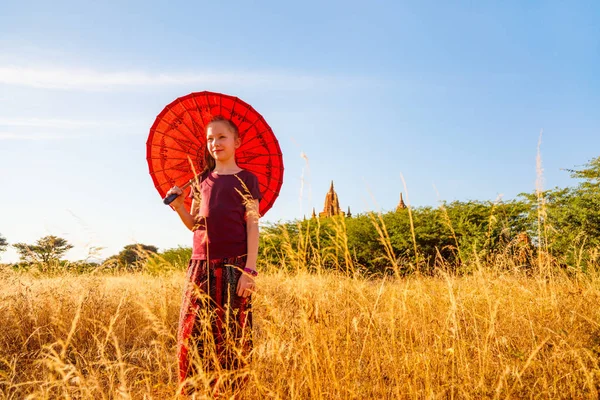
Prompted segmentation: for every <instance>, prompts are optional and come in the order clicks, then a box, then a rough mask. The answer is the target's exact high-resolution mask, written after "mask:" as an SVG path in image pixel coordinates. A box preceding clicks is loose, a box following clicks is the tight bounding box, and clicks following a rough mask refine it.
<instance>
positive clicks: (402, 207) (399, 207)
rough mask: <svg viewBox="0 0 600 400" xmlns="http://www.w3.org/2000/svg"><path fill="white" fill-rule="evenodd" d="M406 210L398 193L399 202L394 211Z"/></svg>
mask: <svg viewBox="0 0 600 400" xmlns="http://www.w3.org/2000/svg"><path fill="white" fill-rule="evenodd" d="M405 208H406V204H404V200H403V199H402V192H400V202H399V203H398V206H397V207H396V211H400V210H404V209H405Z"/></svg>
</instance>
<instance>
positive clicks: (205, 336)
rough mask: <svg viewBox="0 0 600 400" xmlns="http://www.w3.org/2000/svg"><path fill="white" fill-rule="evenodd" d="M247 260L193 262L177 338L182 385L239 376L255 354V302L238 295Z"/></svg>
mask: <svg viewBox="0 0 600 400" xmlns="http://www.w3.org/2000/svg"><path fill="white" fill-rule="evenodd" d="M245 265H246V256H241V257H232V258H224V259H219V260H211V261H209V262H207V261H206V260H190V262H189V265H188V270H187V278H186V282H185V287H184V290H183V301H182V306H181V313H180V316H179V328H178V332H177V353H178V354H177V356H178V362H179V382H180V383H182V382H184V381H185V380H186V379H187V378H189V377H190V376H192V375H194V374H196V373H197V372H198V371H197V369H198V368H203V369H204V371H205V372H209V371H214V370H219V369H225V370H236V369H239V368H241V367H243V366H245V365H247V363H248V362H249V353H250V350H251V349H252V337H251V330H252V306H251V299H250V297H246V298H243V297H240V296H238V295H237V284H238V280H239V278H240V276H241V275H242V270H243V269H244V266H245Z"/></svg>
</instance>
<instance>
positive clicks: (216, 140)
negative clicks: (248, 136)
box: [206, 121, 241, 162]
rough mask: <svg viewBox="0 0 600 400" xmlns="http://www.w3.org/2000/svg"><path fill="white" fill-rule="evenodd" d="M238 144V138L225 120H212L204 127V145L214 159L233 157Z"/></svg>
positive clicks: (224, 159)
mask: <svg viewBox="0 0 600 400" xmlns="http://www.w3.org/2000/svg"><path fill="white" fill-rule="evenodd" d="M240 144H241V141H240V139H239V138H238V137H236V136H235V133H233V132H232V131H231V128H230V127H229V125H227V123H225V122H222V121H217V122H213V123H211V124H210V125H209V126H208V128H207V129H206V146H207V147H208V151H209V152H210V155H211V156H213V158H214V159H215V161H220V162H224V161H229V160H230V159H232V158H235V150H236V149H237V148H238V147H240Z"/></svg>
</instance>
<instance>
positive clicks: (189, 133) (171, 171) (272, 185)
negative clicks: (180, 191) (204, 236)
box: [146, 92, 283, 215]
mask: <svg viewBox="0 0 600 400" xmlns="http://www.w3.org/2000/svg"><path fill="white" fill-rule="evenodd" d="M216 115H222V116H223V117H225V118H229V119H231V120H232V121H233V122H234V123H235V124H236V125H237V127H238V129H239V132H240V139H241V141H242V144H241V146H240V147H239V148H238V149H237V151H236V162H237V164H238V165H239V166H240V168H243V169H246V170H248V171H250V172H252V173H253V174H254V175H256V177H257V178H258V182H259V186H260V191H261V193H262V199H261V200H260V207H259V212H260V215H264V214H265V213H266V212H267V211H268V210H269V209H270V208H271V207H272V206H273V203H274V202H275V199H276V198H277V196H278V195H279V189H280V188H281V184H282V183H283V157H282V155H281V149H280V148H279V143H278V142H277V138H276V137H275V135H274V134H273V130H272V129H271V128H270V127H269V125H268V124H267V122H266V121H265V120H264V118H263V117H262V116H261V115H260V114H259V113H258V112H256V110H254V108H252V107H251V106H250V105H248V104H247V103H245V102H243V101H242V100H240V99H238V98H237V97H233V96H228V95H225V94H221V93H213V92H198V93H190V94H188V95H187V96H184V97H180V98H178V99H176V100H175V101H173V102H172V103H171V104H169V105H168V106H166V107H165V109H164V110H163V111H162V112H161V113H160V114H159V115H158V116H157V117H156V121H154V124H153V125H152V128H150V134H149V135H148V141H147V142H146V159H147V160H148V167H149V169H150V175H151V176H152V180H153V181H154V186H155V187H156V189H157V190H158V193H159V194H160V196H161V197H165V194H166V193H167V191H168V190H169V189H170V188H171V187H173V186H175V185H177V186H179V187H182V186H185V185H186V184H187V183H188V182H190V181H191V180H192V179H193V178H194V170H193V168H192V166H191V165H190V162H189V160H188V158H189V159H191V161H192V163H193V165H194V168H195V169H196V173H197V174H198V173H200V172H202V170H203V169H204V152H205V149H206V124H207V123H208V122H209V121H210V120H211V118H212V117H213V116H216ZM190 202H191V200H190V199H189V198H187V197H186V204H187V205H188V207H189V205H190Z"/></svg>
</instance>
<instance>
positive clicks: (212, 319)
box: [167, 116, 261, 386]
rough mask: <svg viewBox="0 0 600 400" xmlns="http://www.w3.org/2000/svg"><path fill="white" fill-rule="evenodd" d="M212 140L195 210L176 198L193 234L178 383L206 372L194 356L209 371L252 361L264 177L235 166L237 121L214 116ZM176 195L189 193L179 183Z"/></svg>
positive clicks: (210, 130)
mask: <svg viewBox="0 0 600 400" xmlns="http://www.w3.org/2000/svg"><path fill="white" fill-rule="evenodd" d="M206 140H207V153H206V168H205V170H204V172H203V173H202V174H201V175H200V176H199V178H198V179H196V181H195V183H194V184H193V185H192V190H191V193H190V197H192V205H191V209H190V212H188V211H187V209H186V208H185V206H184V201H183V199H182V197H183V196H179V197H177V199H176V200H174V201H173V202H172V203H171V206H172V207H173V209H174V210H175V211H177V214H179V217H180V218H181V220H182V221H183V223H184V224H185V226H187V227H188V228H189V229H190V230H192V231H193V232H194V240H193V250H192V257H191V260H190V262H189V265H188V270H187V279H186V286H185V289H184V296H183V304H182V307H181V314H180V318H179V328H178V334H177V341H178V361H179V381H180V383H182V384H188V386H189V384H190V383H192V384H194V382H193V380H192V379H190V378H193V377H195V376H196V377H197V376H198V375H200V374H198V372H199V371H197V370H196V369H195V368H196V367H197V365H198V364H199V363H198V362H192V361H191V358H192V356H196V357H198V358H199V359H200V360H201V362H200V364H201V365H202V366H203V367H204V370H205V372H211V371H215V370H217V371H218V372H219V373H223V372H226V371H230V372H235V370H237V369H239V368H240V367H243V366H244V365H246V364H247V362H248V353H249V351H250V349H251V346H252V343H251V337H250V333H251V332H250V330H251V328H252V311H251V297H250V296H251V294H252V292H253V291H254V277H255V276H256V275H257V272H256V258H257V256H258V202H259V199H260V198H261V194H260V190H259V187H258V179H257V178H256V176H255V175H253V174H252V173H251V172H249V171H247V170H243V169H241V168H240V167H238V165H237V164H236V161H235V150H236V149H237V148H238V147H239V146H240V144H241V142H240V138H239V132H238V129H237V127H236V126H235V124H234V123H233V122H232V121H231V120H228V119H226V118H224V117H221V116H217V117H214V118H213V119H212V120H211V122H210V123H209V124H208V125H207V127H206ZM171 193H176V194H179V195H181V194H182V193H183V192H182V190H181V189H180V188H178V187H177V186H175V187H173V188H171V189H170V190H169V192H168V193H167V195H169V194H171ZM223 370H225V371H223ZM213 384H214V382H213Z"/></svg>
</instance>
